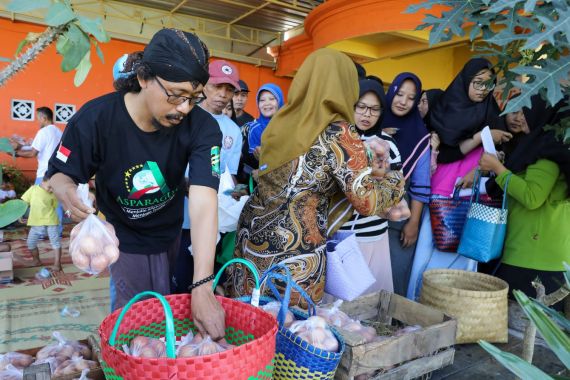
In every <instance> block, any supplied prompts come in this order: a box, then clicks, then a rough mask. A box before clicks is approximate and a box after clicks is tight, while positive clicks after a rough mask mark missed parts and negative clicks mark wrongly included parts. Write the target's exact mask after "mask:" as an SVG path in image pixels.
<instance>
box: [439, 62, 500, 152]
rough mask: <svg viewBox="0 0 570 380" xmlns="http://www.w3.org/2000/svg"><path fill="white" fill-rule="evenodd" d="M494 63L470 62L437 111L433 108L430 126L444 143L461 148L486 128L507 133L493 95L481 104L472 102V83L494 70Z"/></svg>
mask: <svg viewBox="0 0 570 380" xmlns="http://www.w3.org/2000/svg"><path fill="white" fill-rule="evenodd" d="M492 67H493V65H492V64H491V62H489V61H488V60H486V59H484V58H473V59H471V60H469V62H467V63H466V64H465V66H464V67H463V69H462V70H461V72H460V73H459V74H458V75H457V76H456V77H455V79H454V80H453V82H451V84H450V85H449V87H447V89H446V90H445V92H444V94H443V95H442V96H441V98H440V100H439V102H438V103H437V104H436V105H435V107H433V108H432V107H430V108H431V112H430V122H429V125H430V127H431V128H433V130H435V131H436V132H437V133H438V134H439V138H440V139H441V141H442V143H444V144H446V145H449V146H458V145H459V143H460V142H461V141H463V140H465V139H468V138H470V137H471V136H473V135H474V134H475V133H477V132H479V131H480V130H482V129H483V128H484V127H485V126H486V125H489V127H490V128H491V129H502V130H505V124H504V121H503V119H501V118H500V117H499V114H500V113H501V112H500V110H499V106H498V105H497V101H496V100H495V98H494V97H493V93H492V92H489V94H488V95H487V97H486V98H485V99H484V100H483V101H482V102H480V103H476V102H473V101H472V100H471V99H469V85H470V84H471V80H472V79H473V78H474V77H475V75H477V73H479V72H480V71H481V70H483V69H489V70H491V71H493V70H492Z"/></svg>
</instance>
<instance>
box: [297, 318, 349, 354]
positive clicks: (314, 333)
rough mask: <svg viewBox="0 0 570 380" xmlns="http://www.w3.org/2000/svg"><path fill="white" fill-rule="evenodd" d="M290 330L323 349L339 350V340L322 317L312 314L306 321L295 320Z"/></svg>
mask: <svg viewBox="0 0 570 380" xmlns="http://www.w3.org/2000/svg"><path fill="white" fill-rule="evenodd" d="M289 330H291V332H293V333H294V334H296V335H297V336H298V337H299V338H301V339H303V340H304V341H306V342H307V343H309V344H311V345H313V346H315V347H317V348H320V349H321V350H325V351H329V352H337V351H338V347H339V344H338V340H337V339H336V337H335V336H334V334H333V332H332V331H331V330H330V328H329V327H328V325H327V322H326V321H325V319H324V318H322V317H319V316H312V317H309V318H307V319H306V320H304V321H296V322H293V324H292V325H291V327H290V328H289Z"/></svg>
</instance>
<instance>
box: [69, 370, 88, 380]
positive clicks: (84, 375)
mask: <svg viewBox="0 0 570 380" xmlns="http://www.w3.org/2000/svg"><path fill="white" fill-rule="evenodd" d="M88 373H89V368H85V369H84V370H83V371H81V377H78V378H77V379H73V380H91V379H90V378H88V377H87V374H88Z"/></svg>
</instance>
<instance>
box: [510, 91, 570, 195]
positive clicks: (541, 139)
mask: <svg viewBox="0 0 570 380" xmlns="http://www.w3.org/2000/svg"><path fill="white" fill-rule="evenodd" d="M568 100H569V98H568V97H566V98H564V99H563V100H561V101H560V102H558V103H557V104H556V105H554V106H553V107H551V106H549V105H548V104H547V103H546V102H545V101H544V100H543V99H542V97H541V96H540V95H534V96H533V97H532V98H531V107H532V108H530V109H529V108H524V109H523V113H524V117H525V119H526V122H527V124H528V126H529V129H530V133H528V134H526V135H524V136H522V137H521V138H520V139H519V141H518V144H517V146H516V147H515V148H514V149H513V151H512V153H511V154H510V155H509V156H508V157H507V159H506V161H505V166H506V167H507V168H508V169H510V170H511V171H513V172H514V173H519V172H522V171H524V170H526V168H527V167H528V166H529V165H531V164H534V163H535V162H536V161H538V160H539V159H541V158H544V159H548V160H550V161H553V162H556V163H557V164H558V166H559V167H560V170H561V171H562V172H563V173H564V175H565V177H566V182H567V183H568V188H569V189H570V150H569V149H570V146H567V145H564V144H563V143H562V141H560V140H558V139H557V138H556V136H555V134H554V132H552V131H545V130H544V127H545V126H546V125H555V124H557V123H558V122H560V120H561V119H563V118H566V117H570V110H563V111H560V110H561V109H562V108H564V107H566V106H568Z"/></svg>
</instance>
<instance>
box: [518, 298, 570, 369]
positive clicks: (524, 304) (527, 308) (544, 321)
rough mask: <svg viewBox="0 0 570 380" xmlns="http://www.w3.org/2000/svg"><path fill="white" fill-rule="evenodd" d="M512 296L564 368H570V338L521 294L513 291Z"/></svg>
mask: <svg viewBox="0 0 570 380" xmlns="http://www.w3.org/2000/svg"><path fill="white" fill-rule="evenodd" d="M513 294H514V296H515V298H516V300H517V302H518V303H519V305H520V306H521V308H522V309H523V311H524V312H525V314H526V315H527V316H528V317H529V319H530V320H531V321H532V322H533V323H534V324H535V325H536V329H537V330H538V331H539V332H540V335H542V337H543V338H544V340H545V341H546V343H547V344H548V347H550V349H551V350H552V352H554V354H556V356H557V357H558V359H560V361H561V362H562V363H563V364H564V365H565V366H566V368H570V338H569V337H568V335H566V334H565V333H564V332H563V331H562V330H561V329H560V328H559V327H558V326H557V325H556V324H555V323H554V322H553V321H552V319H550V318H549V317H548V316H547V315H546V314H545V313H544V311H543V310H542V309H539V308H537V307H536V306H535V305H534V304H533V303H532V302H531V301H530V300H529V298H528V297H527V296H526V295H525V294H524V293H523V292H521V291H520V290H514V291H513Z"/></svg>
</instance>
